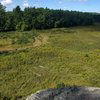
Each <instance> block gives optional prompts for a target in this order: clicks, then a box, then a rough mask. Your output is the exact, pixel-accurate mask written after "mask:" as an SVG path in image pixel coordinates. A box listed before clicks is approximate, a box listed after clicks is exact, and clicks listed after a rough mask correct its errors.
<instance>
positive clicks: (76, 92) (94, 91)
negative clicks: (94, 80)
mask: <svg viewBox="0 0 100 100" xmlns="http://www.w3.org/2000/svg"><path fill="white" fill-rule="evenodd" d="M26 100H100V88H93V87H76V86H74V87H64V88H59V89H47V90H42V91H38V92H37V93H35V94H32V95H31V96H29V97H27V99H26Z"/></svg>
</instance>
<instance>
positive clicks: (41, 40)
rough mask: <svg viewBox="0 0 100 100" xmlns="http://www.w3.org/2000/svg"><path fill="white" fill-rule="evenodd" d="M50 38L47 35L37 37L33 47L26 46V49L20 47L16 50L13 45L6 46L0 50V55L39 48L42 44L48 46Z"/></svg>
mask: <svg viewBox="0 0 100 100" xmlns="http://www.w3.org/2000/svg"><path fill="white" fill-rule="evenodd" d="M48 39H49V38H48V36H47V35H44V34H42V35H39V36H37V37H35V42H33V45H29V46H25V47H19V48H14V47H12V46H11V45H10V46H5V47H1V48H0V53H3V52H13V51H16V50H17V51H21V50H25V49H28V48H33V47H37V46H40V45H42V44H47V43H48Z"/></svg>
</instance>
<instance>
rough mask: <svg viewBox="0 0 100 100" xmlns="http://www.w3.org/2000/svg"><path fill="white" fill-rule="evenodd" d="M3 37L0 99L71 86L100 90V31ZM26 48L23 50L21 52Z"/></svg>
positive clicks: (78, 29)
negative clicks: (38, 38)
mask: <svg viewBox="0 0 100 100" xmlns="http://www.w3.org/2000/svg"><path fill="white" fill-rule="evenodd" d="M36 33H37V34H38V36H40V38H41V37H42V38H44V37H46V38H47V39H46V40H45V39H44V41H42V40H43V39H42V38H41V39H40V40H39V41H40V42H41V43H40V42H37V44H40V45H37V46H34V45H35V44H34V43H33V42H34V40H33V37H32V34H31V31H26V32H17V31H16V32H3V33H0V98H1V100H2V99H5V98H6V99H5V100H10V99H11V100H20V99H22V98H23V97H26V96H28V95H30V94H32V93H34V92H36V91H38V90H41V89H47V88H54V87H56V86H57V84H59V83H64V84H65V85H67V86H72V85H76V86H93V87H100V27H99V26H98V27H97V26H87V27H72V28H54V29H48V30H36ZM21 48H22V49H21Z"/></svg>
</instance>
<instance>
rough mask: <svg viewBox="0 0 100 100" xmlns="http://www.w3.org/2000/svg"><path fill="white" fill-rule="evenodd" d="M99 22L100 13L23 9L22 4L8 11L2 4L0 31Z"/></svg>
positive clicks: (0, 7)
mask: <svg viewBox="0 0 100 100" xmlns="http://www.w3.org/2000/svg"><path fill="white" fill-rule="evenodd" d="M97 22H100V14H99V13H86V12H84V13H83V12H78V11H68V10H61V9H59V10H53V9H48V8H35V7H27V8H25V9H24V10H21V8H20V6H17V7H16V8H14V9H13V10H12V11H6V10H5V7H4V6H3V5H1V4H0V31H16V30H19V31H26V30H31V29H49V28H59V27H60V28H61V27H72V26H82V25H92V24H94V23H97Z"/></svg>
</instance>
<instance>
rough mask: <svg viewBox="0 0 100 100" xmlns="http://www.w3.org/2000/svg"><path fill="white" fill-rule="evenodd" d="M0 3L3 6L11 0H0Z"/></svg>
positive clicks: (10, 2)
mask: <svg viewBox="0 0 100 100" xmlns="http://www.w3.org/2000/svg"><path fill="white" fill-rule="evenodd" d="M0 3H1V4H2V5H4V6H6V5H9V4H12V0H0Z"/></svg>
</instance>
